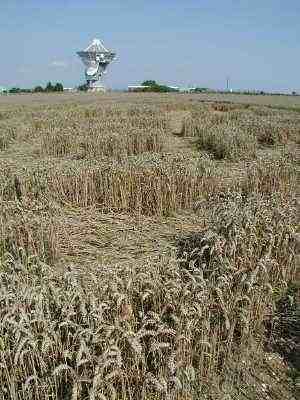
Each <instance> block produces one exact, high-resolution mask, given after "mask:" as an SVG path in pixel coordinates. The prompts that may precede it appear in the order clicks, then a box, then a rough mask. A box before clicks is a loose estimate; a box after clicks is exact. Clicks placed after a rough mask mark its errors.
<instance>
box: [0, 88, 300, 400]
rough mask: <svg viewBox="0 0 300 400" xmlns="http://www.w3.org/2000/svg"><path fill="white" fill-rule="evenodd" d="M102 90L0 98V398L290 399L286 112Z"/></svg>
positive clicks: (295, 253)
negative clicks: (61, 97) (30, 100)
mask: <svg viewBox="0 0 300 400" xmlns="http://www.w3.org/2000/svg"><path fill="white" fill-rule="evenodd" d="M105 96H106V97H104V98H105V99H106V100H105V101H101V98H102V97H101V95H100V96H98V97H95V96H93V97H92V98H93V101H88V98H86V99H85V100H84V101H75V100H76V98H75V97H74V98H73V101H72V102H70V101H65V102H62V103H61V104H56V103H55V101H54V100H53V98H51V99H50V100H49V102H48V104H42V105H39V104H38V102H37V103H36V104H25V103H24V104H21V103H22V102H21V103H19V104H7V103H5V102H2V103H1V104H0V206H1V207H0V222H1V223H0V400H10V399H12V400H19V399H20V400H21V399H22V400H28V399H33V400H42V399H45V400H46V399H53V400H65V399H66V400H76V399H78V400H81V399H82V400H96V399H99V400H110V399H114V400H173V399H174V400H194V399H195V400H196V399H207V400H225V399H228V400H229V399H237V400H248V399H250V400H255V399H266V400H273V399H275V400H276V399H280V400H295V399H296V398H297V396H298V395H299V390H300V388H299V387H300V365H299V363H300V361H299V356H298V354H300V306H299V299H300V296H299V277H300V275H299V257H300V245H299V241H300V239H299V204H300V202H299V185H298V183H299V145H300V114H299V113H298V112H297V111H296V110H292V109H290V108H287V109H278V108H274V107H270V106H265V105H255V104H249V102H248V104H242V103H238V102H236V103H228V102H224V101H205V99H203V101H201V102H199V101H198V98H195V99H193V98H191V97H184V96H179V95H178V96H175V95H172V96H170V97H168V96H166V95H162V96H160V95H157V96H152V95H149V97H147V95H143V96H141V97H139V99H140V100H139V101H137V98H134V99H135V100H134V101H132V100H131V99H133V97H130V95H128V97H126V96H125V95H122V96H121V97H120V101H118V99H116V98H115V97H112V98H111V99H110V98H109V97H107V96H108V95H105ZM49 97H51V96H49ZM44 100H45V99H44Z"/></svg>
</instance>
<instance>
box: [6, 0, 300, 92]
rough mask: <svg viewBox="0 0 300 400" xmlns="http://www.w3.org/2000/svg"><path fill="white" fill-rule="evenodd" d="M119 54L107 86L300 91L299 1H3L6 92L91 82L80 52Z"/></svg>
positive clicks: (109, 72) (110, 72)
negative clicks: (97, 48) (95, 49)
mask: <svg viewBox="0 0 300 400" xmlns="http://www.w3.org/2000/svg"><path fill="white" fill-rule="evenodd" d="M95 37H98V38H100V39H102V40H103V42H104V44H105V45H106V47H108V48H112V49H113V50H115V51H116V52H117V54H118V59H117V60H116V61H115V62H114V63H113V64H112V65H111V66H110V67H109V71H108V74H107V75H106V77H105V83H106V85H107V86H109V87H112V88H125V87H126V86H127V85H128V84H137V83H140V82H141V81H143V80H144V79H155V80H157V81H159V82H163V83H167V84H174V85H183V86H187V85H197V86H204V87H212V88H224V87H225V85H226V77H227V76H230V78H231V86H232V87H233V88H234V89H240V88H243V89H262V90H269V91H291V90H299V91H300V1H299V0H285V1H283V0H218V1H216V0H151V1H150V0H140V1H138V0H107V1H106V0H0V46H1V47H0V48H1V60H0V61H1V62H0V85H4V86H13V85H16V86H22V87H31V86H34V85H38V84H42V85H44V84H45V83H46V82H47V81H48V80H52V81H60V82H63V84H64V86H74V85H77V84H79V83H82V82H83V81H84V75H83V66H82V64H81V61H80V59H78V57H77V56H76V51H77V50H81V49H83V48H85V47H86V46H87V45H88V44H89V42H90V41H91V40H92V39H93V38H95Z"/></svg>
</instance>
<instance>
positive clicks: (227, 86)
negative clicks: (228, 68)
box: [226, 76, 230, 92]
mask: <svg viewBox="0 0 300 400" xmlns="http://www.w3.org/2000/svg"><path fill="white" fill-rule="evenodd" d="M229 79H230V78H229V76H228V77H227V79H226V89H227V92H229Z"/></svg>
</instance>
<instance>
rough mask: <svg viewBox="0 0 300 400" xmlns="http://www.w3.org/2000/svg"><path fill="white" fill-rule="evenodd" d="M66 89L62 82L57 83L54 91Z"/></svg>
mask: <svg viewBox="0 0 300 400" xmlns="http://www.w3.org/2000/svg"><path fill="white" fill-rule="evenodd" d="M63 91H64V87H63V85H62V84H61V83H57V84H56V85H55V86H54V92H63Z"/></svg>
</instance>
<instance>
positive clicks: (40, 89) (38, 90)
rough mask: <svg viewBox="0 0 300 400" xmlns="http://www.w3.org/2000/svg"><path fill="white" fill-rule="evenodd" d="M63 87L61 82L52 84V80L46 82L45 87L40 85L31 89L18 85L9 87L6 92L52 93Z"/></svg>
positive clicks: (59, 90)
mask: <svg viewBox="0 0 300 400" xmlns="http://www.w3.org/2000/svg"><path fill="white" fill-rule="evenodd" d="M63 91H64V87H63V85H62V83H60V82H57V83H55V84H52V82H48V83H47V85H46V86H45V87H42V86H36V87H35V88H33V89H24V88H19V87H13V88H11V89H8V90H7V91H6V92H7V93H10V94H18V93H52V92H53V93H54V92H63Z"/></svg>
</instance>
